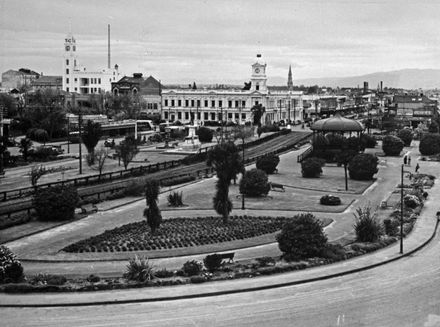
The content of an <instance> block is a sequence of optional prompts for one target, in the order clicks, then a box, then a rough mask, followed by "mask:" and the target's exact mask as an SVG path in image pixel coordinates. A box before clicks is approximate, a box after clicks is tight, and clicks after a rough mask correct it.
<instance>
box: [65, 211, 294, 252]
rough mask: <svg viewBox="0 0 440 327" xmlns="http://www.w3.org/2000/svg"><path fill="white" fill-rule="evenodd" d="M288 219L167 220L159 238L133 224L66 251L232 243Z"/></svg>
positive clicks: (143, 223)
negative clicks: (226, 221)
mask: <svg viewBox="0 0 440 327" xmlns="http://www.w3.org/2000/svg"><path fill="white" fill-rule="evenodd" d="M287 219H291V218H286V217H250V216H231V217H230V219H229V221H230V222H229V224H227V225H224V224H223V223H222V218H221V217H198V218H176V219H167V220H164V221H163V223H162V224H161V226H160V229H159V230H158V231H157V232H156V234H155V235H152V234H151V231H150V228H149V227H148V225H147V223H146V221H140V222H135V223H130V224H127V225H124V226H121V227H118V228H115V229H112V230H108V231H105V232H104V233H102V234H100V235H97V236H94V237H91V238H88V239H85V240H81V241H79V242H76V243H74V244H71V245H69V246H67V247H65V248H64V249H63V251H66V252H75V253H78V252H125V251H139V250H146V251H150V250H161V249H172V248H182V247H191V246H199V245H205V244H213V243H222V242H229V241H233V240H240V239H246V238H252V237H256V236H260V235H263V234H270V233H274V232H276V231H278V230H280V229H281V228H282V226H283V224H284V222H285V221H286V220H287Z"/></svg>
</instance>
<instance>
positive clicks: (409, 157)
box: [408, 156, 411, 166]
mask: <svg viewBox="0 0 440 327" xmlns="http://www.w3.org/2000/svg"><path fill="white" fill-rule="evenodd" d="M408 166H411V156H408Z"/></svg>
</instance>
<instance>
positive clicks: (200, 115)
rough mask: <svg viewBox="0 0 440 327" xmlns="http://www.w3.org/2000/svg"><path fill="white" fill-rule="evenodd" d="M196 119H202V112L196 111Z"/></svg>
mask: <svg viewBox="0 0 440 327" xmlns="http://www.w3.org/2000/svg"><path fill="white" fill-rule="evenodd" d="M197 119H198V120H200V119H202V113H201V112H198V113H197Z"/></svg>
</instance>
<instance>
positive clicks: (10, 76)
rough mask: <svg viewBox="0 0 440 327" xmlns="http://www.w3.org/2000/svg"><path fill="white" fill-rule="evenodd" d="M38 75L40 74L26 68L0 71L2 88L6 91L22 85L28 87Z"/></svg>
mask: <svg viewBox="0 0 440 327" xmlns="http://www.w3.org/2000/svg"><path fill="white" fill-rule="evenodd" d="M39 77H40V74H38V73H36V72H34V71H33V70H30V69H27V68H20V69H19V70H13V69H10V70H8V71H6V72H4V73H2V88H3V89H5V90H6V91H10V90H12V89H19V88H21V87H23V86H25V87H26V86H27V87H30V86H31V84H32V82H33V81H35V80H36V79H38V78H39Z"/></svg>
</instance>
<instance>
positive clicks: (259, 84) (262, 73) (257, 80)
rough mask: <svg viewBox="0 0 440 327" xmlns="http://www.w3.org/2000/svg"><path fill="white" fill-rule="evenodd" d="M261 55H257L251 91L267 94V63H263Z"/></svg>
mask: <svg viewBox="0 0 440 327" xmlns="http://www.w3.org/2000/svg"><path fill="white" fill-rule="evenodd" d="M260 61H261V55H260V54H257V61H256V62H255V63H254V64H253V65H252V76H251V91H259V92H267V85H266V82H267V77H266V66H267V65H266V63H264V64H263V63H261V62H260Z"/></svg>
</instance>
